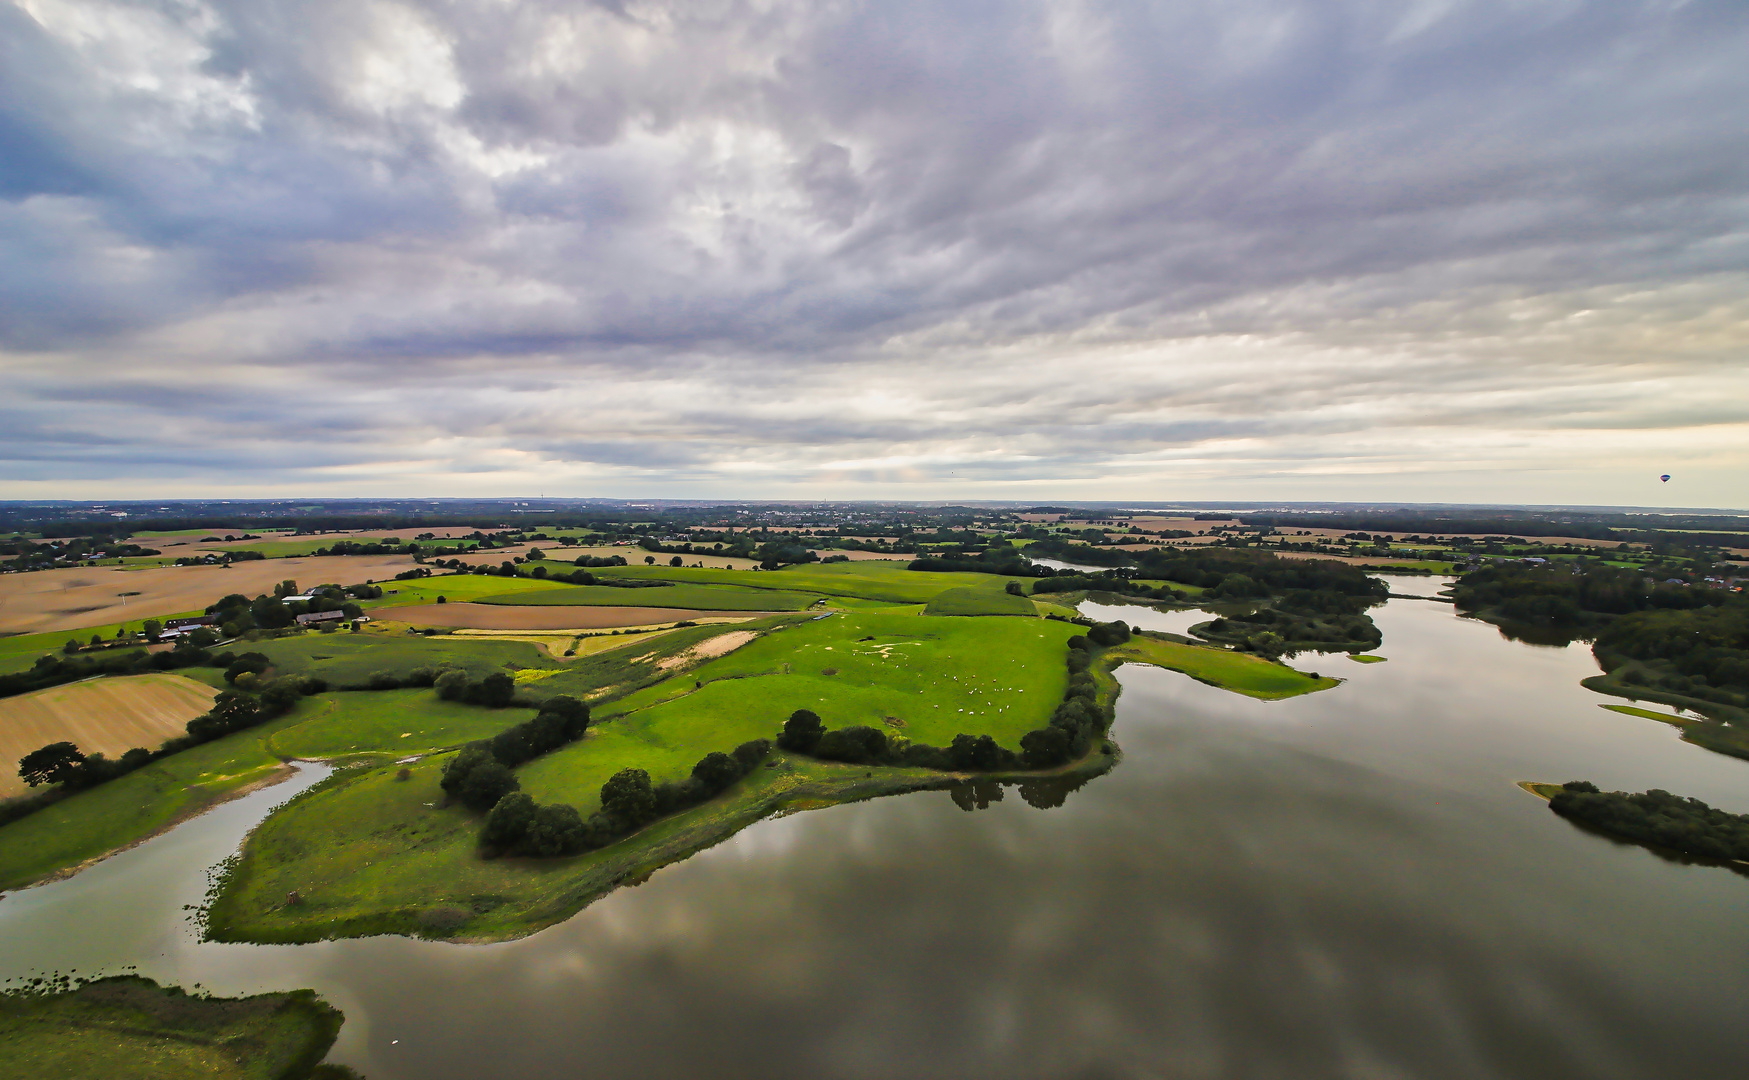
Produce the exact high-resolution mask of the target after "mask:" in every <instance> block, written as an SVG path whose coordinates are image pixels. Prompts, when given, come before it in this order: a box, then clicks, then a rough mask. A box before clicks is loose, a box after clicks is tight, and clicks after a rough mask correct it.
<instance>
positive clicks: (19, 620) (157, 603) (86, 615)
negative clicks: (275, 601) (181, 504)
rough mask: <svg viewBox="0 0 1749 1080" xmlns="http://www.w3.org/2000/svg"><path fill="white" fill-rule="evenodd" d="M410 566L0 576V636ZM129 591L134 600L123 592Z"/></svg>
mask: <svg viewBox="0 0 1749 1080" xmlns="http://www.w3.org/2000/svg"><path fill="white" fill-rule="evenodd" d="M412 566H413V557H412V556H411V555H342V556H336V555H325V556H323V557H321V558H315V557H313V556H312V557H308V558H296V559H260V560H254V561H250V562H240V563H235V564H233V565H232V566H230V567H229V568H226V567H222V566H161V567H152V568H149V569H145V570H130V569H125V568H123V567H119V566H95V567H78V566H75V567H70V568H68V569H65V570H38V571H35V572H33V573H28V574H3V575H0V633H14V634H41V633H46V632H49V631H55V630H76V629H79V628H80V627H86V626H103V625H105V624H107V623H115V622H122V621H125V620H129V619H150V618H155V617H157V616H162V615H174V614H176V613H178V612H182V611H199V610H200V609H202V608H204V607H206V606H207V605H208V604H211V603H212V602H213V601H215V600H217V599H218V598H219V597H221V596H225V595H227V594H229V593H242V594H243V595H245V596H259V595H260V594H262V593H270V592H272V591H273V587H274V586H275V585H277V584H279V583H280V582H281V581H284V580H286V579H287V578H290V579H291V580H293V581H296V582H297V583H298V584H299V585H302V586H304V587H306V588H308V587H309V586H311V585H322V584H335V585H357V584H359V583H360V582H363V581H366V580H373V579H374V580H376V581H383V580H385V579H388V578H392V577H394V576H395V574H396V573H397V572H399V571H402V570H407V569H410V568H411V567H412ZM123 593H129V594H133V595H127V596H124V595H122V594H123Z"/></svg>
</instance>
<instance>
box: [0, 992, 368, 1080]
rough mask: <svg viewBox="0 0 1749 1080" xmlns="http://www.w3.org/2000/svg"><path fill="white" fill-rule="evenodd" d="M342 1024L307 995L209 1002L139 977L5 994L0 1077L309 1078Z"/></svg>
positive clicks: (0, 998)
mask: <svg viewBox="0 0 1749 1080" xmlns="http://www.w3.org/2000/svg"><path fill="white" fill-rule="evenodd" d="M342 1020H343V1018H342V1016H341V1015H340V1013H339V1011H338V1010H336V1009H334V1008H333V1007H331V1006H329V1005H327V1004H325V1003H324V1002H322V1001H321V1000H320V999H318V998H317V997H316V995H315V994H314V993H312V992H311V991H308V990H297V991H292V992H290V993H277V994H257V995H255V996H254V997H246V998H208V997H201V996H198V995H190V994H185V993H183V992H182V991H181V990H179V989H175V988H165V987H160V986H159V985H158V984H157V983H154V982H152V981H151V980H150V979H141V978H137V977H133V976H121V977H116V978H109V979H101V980H98V981H96V982H92V983H87V984H85V985H83V986H80V987H78V988H77V989H73V990H63V991H61V992H59V993H52V994H50V993H24V992H15V993H10V994H3V995H0V1075H5V1076H12V1077H20V1078H22V1077H40V1078H49V1077H53V1078H56V1080H85V1078H89V1080H113V1078H119V1077H126V1078H128V1080H185V1078H187V1077H192V1076H199V1077H212V1078H214V1080H304V1078H306V1077H308V1076H309V1075H310V1073H311V1069H312V1067H313V1066H314V1065H315V1064H316V1063H317V1062H319V1061H321V1060H322V1058H323V1056H325V1055H326V1054H327V1053H328V1048H329V1047H331V1046H333V1045H334V1038H335V1036H336V1035H337V1034H339V1031H340V1025H341V1023H342Z"/></svg>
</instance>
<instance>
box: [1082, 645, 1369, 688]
mask: <svg viewBox="0 0 1749 1080" xmlns="http://www.w3.org/2000/svg"><path fill="white" fill-rule="evenodd" d="M1112 655H1113V656H1114V657H1116V658H1118V659H1120V660H1123V661H1126V662H1133V663H1139V664H1152V665H1153V666H1155V667H1163V668H1167V669H1169V670H1171V671H1177V672H1182V673H1183V674H1185V675H1189V676H1190V677H1191V678H1193V679H1195V680H1197V681H1198V682H1205V683H1208V684H1209V685H1210V686H1216V687H1219V688H1220V689H1222V690H1231V691H1233V692H1234V693H1236V694H1244V695H1245V696H1246V697H1253V698H1260V699H1262V700H1264V701H1276V700H1279V699H1281V698H1290V697H1297V696H1299V695H1300V694H1310V693H1313V692H1314V691H1318V690H1327V689H1329V688H1330V687H1332V686H1335V685H1336V684H1337V683H1338V682H1340V681H1341V680H1339V679H1332V678H1328V677H1325V676H1318V677H1313V676H1311V675H1308V674H1306V673H1305V672H1303V671H1296V670H1294V669H1293V668H1290V667H1288V666H1287V665H1285V664H1276V663H1271V662H1270V661H1268V660H1264V659H1263V658H1261V657H1257V656H1252V655H1251V654H1249V653H1237V652H1228V651H1227V650H1225V649H1214V648H1209V647H1207V646H1204V645H1181V644H1179V643H1177V642H1175V641H1166V640H1164V639H1161V638H1157V637H1150V636H1147V635H1143V636H1140V637H1133V638H1131V639H1130V640H1129V641H1128V643H1126V644H1124V645H1121V646H1119V647H1117V648H1116V649H1113V650H1112Z"/></svg>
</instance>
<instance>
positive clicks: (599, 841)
mask: <svg viewBox="0 0 1749 1080" xmlns="http://www.w3.org/2000/svg"><path fill="white" fill-rule="evenodd" d="M588 724H589V709H588V706H586V705H583V704H582V703H581V702H578V701H577V700H576V699H575V698H569V697H558V698H552V699H549V700H548V701H546V702H545V703H543V704H542V705H541V711H540V713H539V715H537V716H536V717H535V718H534V719H533V720H530V721H528V722H527V723H523V724H518V725H516V726H515V727H512V728H510V729H508V730H506V731H503V732H500V733H499V734H498V735H497V736H495V737H494V738H492V739H491V740H490V741H488V742H483V743H474V744H472V745H470V746H468V747H466V748H464V749H463V750H462V751H461V753H459V754H457V755H456V756H455V757H454V758H453V759H451V761H450V763H449V764H448V765H447V766H446V767H445V768H444V772H443V779H442V781H441V785H442V787H443V790H444V791H445V792H446V793H447V794H448V795H449V796H450V797H451V798H454V799H456V800H457V801H459V802H461V803H463V804H464V805H466V806H468V807H469V808H471V809H474V810H478V811H486V821H485V825H484V827H483V828H482V830H481V833H480V843H481V846H483V847H484V848H486V849H487V850H488V851H491V852H493V853H496V854H501V855H531V856H545V857H550V856H555V855H574V854H577V853H579V852H583V851H589V850H592V849H594V848H598V847H604V846H606V845H607V844H610V843H612V842H613V841H614V840H616V839H618V838H619V837H621V836H624V835H625V834H626V833H629V832H631V831H633V830H634V829H637V828H639V827H641V826H642V825H644V824H646V823H648V822H649V821H651V820H653V819H655V818H657V817H660V816H662V815H664V814H671V813H675V812H677V811H680V810H684V809H686V808H687V807H690V806H696V805H698V804H699V803H702V802H704V801H706V800H707V799H710V798H713V797H714V796H716V795H717V794H719V793H720V792H722V791H723V790H724V789H725V788H727V787H728V786H729V785H730V784H733V783H734V782H735V781H737V780H739V779H740V778H741V777H743V776H745V775H747V774H748V773H749V772H751V771H752V770H753V769H754V768H756V767H757V766H758V765H759V763H760V762H761V761H763V760H764V759H765V757H766V756H767V755H768V754H769V753H770V752H771V743H769V742H767V741H766V740H764V739H755V740H752V741H751V742H745V743H742V744H741V745H740V746H737V747H736V748H735V749H734V750H733V751H732V752H730V753H727V754H724V753H720V752H715V753H710V754H706V755H705V756H704V757H703V758H702V759H701V760H700V761H699V762H698V764H696V765H694V766H693V768H692V774H691V775H690V776H688V777H687V778H686V779H684V780H680V781H677V782H670V783H662V784H652V783H651V782H650V774H649V773H647V772H645V771H644V770H643V769H621V770H620V771H619V772H617V773H615V774H614V775H613V776H612V777H610V778H609V779H608V781H607V783H605V784H603V785H602V787H601V809H600V811H599V812H597V813H595V814H592V815H591V816H590V817H589V818H588V819H587V820H585V819H584V818H583V817H582V815H580V814H579V813H578V812H577V809H576V807H574V806H570V805H567V804H563V803H554V804H549V805H545V806H543V805H540V804H538V803H536V802H535V801H534V799H533V798H532V797H531V796H529V795H528V794H527V793H525V792H523V791H521V790H520V787H521V785H520V783H519V782H518V781H517V779H516V775H515V773H513V772H511V768H512V767H513V766H515V765H518V764H520V763H522V762H524V761H528V760H531V759H533V758H535V757H538V756H540V755H541V754H545V753H548V752H549V751H552V750H555V749H557V748H558V747H560V746H563V745H564V744H565V743H567V742H570V741H572V740H574V739H578V738H581V737H582V735H583V732H584V731H585V730H586V728H587V727H588Z"/></svg>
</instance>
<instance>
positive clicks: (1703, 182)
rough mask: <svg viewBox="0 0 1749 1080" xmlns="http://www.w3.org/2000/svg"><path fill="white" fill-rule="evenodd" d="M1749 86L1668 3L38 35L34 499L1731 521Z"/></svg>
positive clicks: (670, 18) (1741, 449)
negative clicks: (1214, 506)
mask: <svg viewBox="0 0 1749 1080" xmlns="http://www.w3.org/2000/svg"><path fill="white" fill-rule="evenodd" d="M1744 56H1749V10H1746V9H1745V8H1744V7H1743V6H1742V5H1741V4H1736V3H1723V2H1720V3H1706V2H1676V0H1660V2H1650V0H1646V2H1639V3H1633V2H1619V0H1617V2H1586V0H1549V2H1546V3H1540V4H1521V3H1510V2H1505V0H1414V2H1403V0H1397V2H1385V0H1377V2H1373V0H1322V2H1298V3H1290V2H1287V0H1232V2H1229V3H1223V4H1207V3H1190V2H1158V3H1139V2H1120V0H1107V2H1099V0H1080V2H1056V3H1043V2H1035V3H1027V2H1002V3H997V2H976V0H937V2H927V0H925V2H906V0H897V2H883V3H873V2H863V3H857V2H835V3H824V2H822V3H805V2H794V3H786V2H781V0H767V2H757V3H755V2H739V0H715V2H703V3H699V2H689V3H659V2H647V3H640V2H635V0H628V2H624V3H613V2H602V3H593V4H591V3H577V2H569V3H559V2H548V0H527V2H514V0H442V2H440V0H430V2H424V3H414V2H389V0H345V2H340V0H249V2H242V0H204V2H203V0H137V2H119V0H3V2H0V366H3V370H4V373H5V375H6V376H7V379H8V383H9V385H10V387H11V389H12V391H13V393H12V398H11V400H10V401H9V403H8V404H7V406H6V408H7V415H8V417H9V422H8V423H7V426H6V430H5V432H4V433H0V459H3V460H4V465H3V466H0V489H4V490H3V491H0V494H14V495H26V494H31V495H39V494H49V493H53V492H57V491H63V490H64V491H65V492H67V493H76V492H79V491H84V492H89V493H92V494H100V495H106V496H113V495H116V494H121V493H123V492H124V491H126V490H133V489H135V488H137V487H138V486H139V485H142V484H150V483H152V482H153V481H154V479H155V478H170V479H173V480H174V484H173V485H172V486H173V487H176V490H177V491H178V492H180V493H199V492H200V491H207V490H210V491H215V492H216V491H232V490H240V489H243V488H250V489H253V490H261V491H267V490H292V489H295V490H298V491H306V492H318V491H322V492H336V493H351V492H356V493H371V494H379V493H380V494H391V493H406V492H420V493H448V492H450V491H451V490H452V486H451V485H449V482H448V480H447V479H446V478H450V477H458V478H462V479H459V480H458V481H457V482H459V483H462V484H464V486H465V485H466V484H469V483H473V481H470V480H466V479H465V478H466V477H469V476H478V477H482V478H485V479H483V480H481V481H480V482H481V483H489V484H491V485H497V486H496V487H491V488H486V487H480V488H468V493H481V494H490V493H513V492H512V491H511V490H510V489H511V488H513V489H515V492H523V491H533V490H545V491H547V492H549V493H554V492H558V491H562V490H563V491H570V492H572V493H575V494H638V493H644V494H648V493H671V494H677V495H684V494H694V493H698V494H704V493H710V494H723V495H763V494H807V493H814V494H831V493H843V494H858V493H876V492H878V493H881V494H883V495H889V496H890V495H899V496H901V497H902V496H904V495H905V494H906V493H913V494H915V495H918V496H920V497H921V496H935V495H941V494H948V493H964V494H979V495H986V496H991V497H1016V498H1025V497H1029V493H1030V492H1034V491H1037V492H1055V493H1056V494H1058V495H1060V496H1067V495H1074V494H1077V493H1080V494H1083V495H1084V497H1124V496H1133V497H1137V498H1144V497H1145V498H1173V497H1184V498H1189V497H1210V496H1215V495H1220V494H1230V495H1232V496H1234V497H1240V496H1241V495H1245V494H1249V495H1253V496H1259V495H1261V496H1267V497H1283V498H1285V497H1307V498H1309V497H1325V496H1327V497H1353V496H1355V495H1356V494H1357V493H1359V494H1365V493H1366V491H1367V490H1369V489H1368V488H1367V485H1371V487H1370V490H1371V492H1372V494H1373V495H1374V496H1375V497H1379V498H1394V499H1401V498H1414V497H1417V496H1418V495H1419V496H1420V497H1425V498H1428V499H1453V498H1474V499H1484V500H1485V499H1496V500H1506V499H1513V498H1527V499H1534V500H1537V501H1545V502H1548V501H1587V502H1609V501H1619V502H1633V501H1644V499H1645V498H1646V497H1648V496H1645V495H1644V494H1642V493H1640V492H1638V491H1637V490H1636V491H1634V492H1632V493H1628V494H1624V495H1622V497H1619V498H1612V497H1611V492H1619V491H1621V490H1622V489H1621V488H1620V487H1619V484H1620V483H1621V477H1622V476H1625V475H1633V476H1636V477H1638V476H1639V475H1640V474H1641V473H1644V474H1646V475H1655V474H1657V473H1658V472H1661V471H1681V472H1683V475H1684V476H1688V477H1693V478H1694V479H1695V481H1696V485H1697V486H1696V487H1694V488H1691V489H1689V492H1688V493H1687V495H1686V496H1685V497H1686V501H1688V502H1689V503H1691V504H1693V503H1702V502H1706V501H1708V500H1709V499H1710V500H1711V501H1715V502H1721V503H1726V502H1730V501H1733V500H1734V501H1737V502H1740V501H1741V496H1740V495H1734V494H1733V492H1735V491H1738V490H1740V489H1741V485H1740V478H1741V475H1742V469H1743V468H1744V466H1745V465H1749V436H1746V432H1749V375H1746V374H1745V372H1746V371H1749V364H1745V363H1744V361H1745V350H1746V348H1749V333H1745V327H1746V326H1749V320H1746V318H1745V316H1746V315H1749V311H1746V307H1749V301H1746V300H1745V296H1749V291H1746V289H1745V285H1749V227H1746V226H1749V220H1746V219H1749V214H1746V209H1749V156H1746V155H1745V154H1744V153H1743V152H1742V150H1743V146H1744V145H1745V135H1746V134H1749V132H1746V131H1745V129H1746V128H1749V121H1746V117H1749V112H1746V111H1745V109H1744V107H1743V102H1745V101H1749V64H1745V63H1743V57H1744ZM203 462H205V463H206V464H205V466H204V471H203V465H202V463H203ZM1654 465H1655V466H1656V467H1653V466H1654ZM105 469H107V470H109V471H108V472H105V471H104V470H105ZM1272 478H1275V480H1279V483H1277V482H1275V480H1272ZM972 481H976V483H977V484H980V485H982V486H978V487H975V489H974V488H972V487H966V486H964V485H966V484H968V483H971V482H972ZM1059 481H1061V483H1062V484H1063V485H1066V486H1059V487H1052V486H1051V485H1052V484H1053V483H1057V482H1059ZM1223 483H1225V484H1229V485H1231V486H1229V487H1226V488H1223V487H1222V485H1223ZM504 485H509V488H505V487H504ZM956 485H957V486H956Z"/></svg>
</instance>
